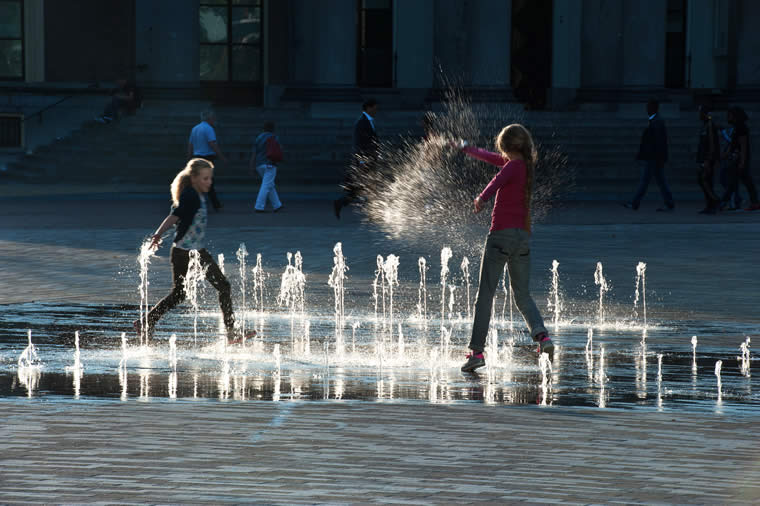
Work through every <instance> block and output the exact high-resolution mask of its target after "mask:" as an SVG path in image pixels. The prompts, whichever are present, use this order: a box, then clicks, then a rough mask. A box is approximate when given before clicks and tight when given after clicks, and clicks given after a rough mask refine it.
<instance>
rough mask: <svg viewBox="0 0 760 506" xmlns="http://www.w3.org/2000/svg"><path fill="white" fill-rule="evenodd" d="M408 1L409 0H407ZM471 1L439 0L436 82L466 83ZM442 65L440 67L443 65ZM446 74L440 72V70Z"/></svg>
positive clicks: (436, 11) (435, 35)
mask: <svg viewBox="0 0 760 506" xmlns="http://www.w3.org/2000/svg"><path fill="white" fill-rule="evenodd" d="M404 1H405V2H406V1H408V0H404ZM468 5H469V3H465V2H463V1H462V0H435V4H434V17H433V32H434V33H433V58H434V61H435V63H436V69H435V73H434V74H433V79H434V82H435V83H436V85H438V84H441V83H440V82H439V80H440V79H441V78H443V79H444V80H445V81H453V82H454V83H456V84H460V85H461V84H469V83H466V82H463V81H464V79H463V77H464V75H465V74H466V73H467V71H468V68H467V66H468V61H467V59H468V56H469V53H468V50H467V31H468V23H467V22H466V20H467V18H468V16H469V15H470V13H469V10H468ZM439 66H440V67H439ZM439 68H440V70H441V72H442V73H443V75H439V73H438V70H439Z"/></svg>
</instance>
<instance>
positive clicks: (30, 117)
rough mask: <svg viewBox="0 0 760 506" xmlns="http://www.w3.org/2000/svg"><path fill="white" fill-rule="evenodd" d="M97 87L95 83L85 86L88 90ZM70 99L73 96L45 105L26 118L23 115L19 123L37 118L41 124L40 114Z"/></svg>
mask: <svg viewBox="0 0 760 506" xmlns="http://www.w3.org/2000/svg"><path fill="white" fill-rule="evenodd" d="M99 87H100V86H99V85H98V84H97V83H94V84H90V85H89V86H87V88H88V89H94V88H99ZM72 97H74V95H73V94H72V95H67V96H65V97H63V98H62V99H60V100H59V101H58V102H56V103H54V104H50V105H46V106H45V107H43V108H42V109H40V110H39V111H37V112H35V113H34V114H30V115H28V116H27V115H24V117H23V118H21V122H22V123H24V122H25V121H26V120H28V119H32V118H34V117H35V116H39V117H40V123H42V113H43V112H45V111H49V110H50V109H53V108H54V107H57V106H58V105H59V104H61V103H63V102H65V101H66V100H68V99H70V98H72Z"/></svg>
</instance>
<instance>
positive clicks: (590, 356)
mask: <svg viewBox="0 0 760 506" xmlns="http://www.w3.org/2000/svg"><path fill="white" fill-rule="evenodd" d="M585 356H586V369H588V379H589V381H593V379H594V329H592V328H591V327H589V329H588V337H587V339H586V353H585Z"/></svg>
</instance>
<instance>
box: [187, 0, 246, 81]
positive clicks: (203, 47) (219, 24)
mask: <svg viewBox="0 0 760 506" xmlns="http://www.w3.org/2000/svg"><path fill="white" fill-rule="evenodd" d="M199 17H200V30H201V31H200V79H201V81H236V82H258V81H261V0H201V2H200V12H199Z"/></svg>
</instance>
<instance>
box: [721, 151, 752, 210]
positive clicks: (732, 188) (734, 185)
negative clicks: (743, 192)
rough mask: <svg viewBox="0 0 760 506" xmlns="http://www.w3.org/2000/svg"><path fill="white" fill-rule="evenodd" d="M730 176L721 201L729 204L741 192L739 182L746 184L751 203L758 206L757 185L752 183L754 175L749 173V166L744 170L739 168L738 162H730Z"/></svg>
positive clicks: (728, 169) (728, 173)
mask: <svg viewBox="0 0 760 506" xmlns="http://www.w3.org/2000/svg"><path fill="white" fill-rule="evenodd" d="M727 175H728V187H727V188H726V192H725V193H724V194H723V198H722V199H721V200H722V201H723V202H729V201H730V199H731V195H732V194H734V193H737V192H738V191H739V182H742V183H744V186H746V187H747V193H749V201H750V203H752V204H757V189H756V188H755V183H754V182H753V181H752V175H751V174H750V173H749V164H747V166H745V167H744V169H740V168H739V164H738V163H736V162H733V161H732V162H729V164H728V167H727Z"/></svg>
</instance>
